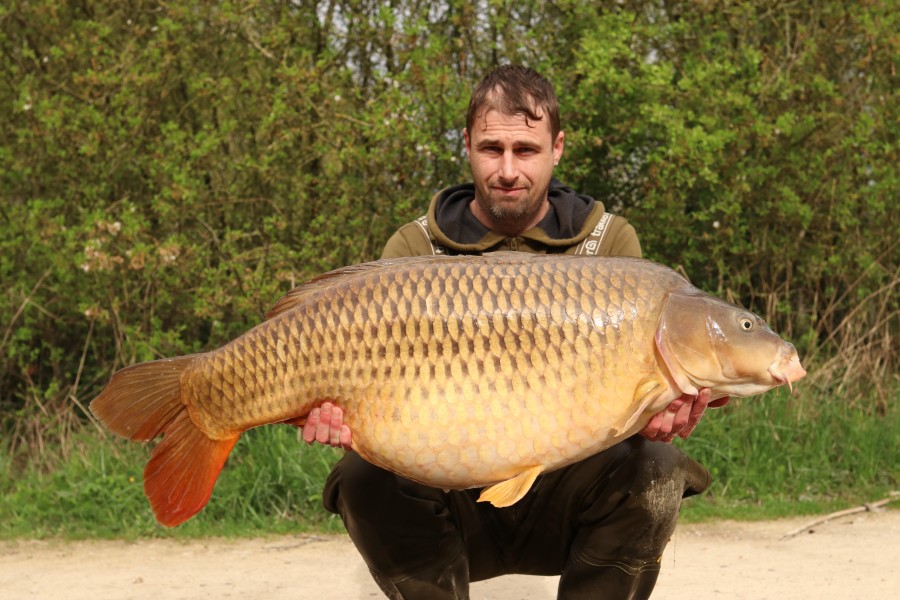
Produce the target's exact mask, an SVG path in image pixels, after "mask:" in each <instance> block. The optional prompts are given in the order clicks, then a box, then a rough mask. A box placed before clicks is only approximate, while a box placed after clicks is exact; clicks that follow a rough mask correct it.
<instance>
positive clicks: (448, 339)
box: [91, 253, 806, 526]
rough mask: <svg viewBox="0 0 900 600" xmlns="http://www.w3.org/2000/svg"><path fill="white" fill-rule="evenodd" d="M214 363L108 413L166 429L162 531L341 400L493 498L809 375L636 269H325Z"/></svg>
mask: <svg viewBox="0 0 900 600" xmlns="http://www.w3.org/2000/svg"><path fill="white" fill-rule="evenodd" d="M267 316H268V318H267V320H266V321H265V322H263V323H261V324H260V325H258V326H257V327H255V328H253V329H251V330H250V331H248V332H247V333H245V334H244V335H242V336H241V337H239V338H237V339H236V340H234V341H232V342H230V343H228V344H226V345H224V346H222V347H221V348H217V349H215V350H212V351H210V352H207V353H205V354H196V355H192V356H181V357H177V358H171V359H163V360H158V361H153V362H147V363H141V364H137V365H134V366H130V367H127V368H125V369H122V370H121V371H118V372H117V373H115V374H114V375H113V377H112V379H111V381H110V383H109V385H108V386H107V387H106V388H105V389H104V390H103V392H102V393H101V394H100V395H99V396H98V397H97V398H96V399H95V400H94V401H93V402H92V403H91V409H92V410H93V412H94V414H96V415H97V416H98V417H99V418H100V419H101V420H102V421H103V422H104V423H105V424H106V425H107V426H108V427H109V428H110V429H111V430H112V431H114V432H116V433H117V434H119V435H123V436H125V437H128V438H131V439H134V440H151V439H153V438H155V437H157V436H159V435H161V434H162V435H163V439H162V441H161V442H160V443H159V444H158V445H157V446H156V447H155V448H154V450H153V452H152V455H151V457H150V461H149V462H148V464H147V466H146V469H145V471H144V490H145V492H146V494H147V496H148V498H149V499H150V503H151V505H152V506H153V510H154V512H155V513H156V517H157V519H158V520H159V521H160V522H161V523H163V524H164V525H169V526H173V525H177V524H179V523H181V522H183V521H185V520H187V519H189V518H190V517H191V516H193V515H194V514H196V513H197V512H198V511H199V510H200V509H202V508H203V506H205V505H206V503H207V502H208V501H209V497H210V495H211V494H212V489H213V486H214V485H215V482H216V479H217V477H218V475H219V472H220V471H221V469H222V467H223V465H224V463H225V459H226V458H227V456H228V454H229V453H230V452H231V449H232V448H233V447H234V444H235V442H237V439H238V437H240V435H241V433H243V432H244V431H245V430H247V429H249V428H251V427H256V426H258V425H265V424H268V423H282V422H287V423H291V424H295V425H300V424H302V423H303V421H304V419H305V417H306V415H307V414H308V413H309V411H310V410H311V409H312V408H314V407H316V406H318V405H320V404H321V403H323V402H324V401H326V400H327V401H331V402H333V403H334V404H335V405H337V406H340V407H341V408H342V409H343V411H344V415H345V416H344V421H345V422H346V423H347V424H348V425H349V426H350V429H351V431H352V432H353V448H354V449H355V450H356V451H357V452H359V454H360V455H362V456H363V457H364V458H366V459H367V460H369V461H371V462H372V463H374V464H376V465H379V466H382V467H384V468H386V469H389V470H391V471H394V472H396V473H398V474H400V475H402V476H404V477H407V478H410V479H414V480H416V481H419V482H422V483H425V484H428V485H432V486H434V487H440V488H448V489H451V488H452V489H462V488H470V487H482V486H489V487H487V488H486V489H485V490H484V491H483V492H482V495H481V499H482V500H487V501H490V502H491V503H493V504H494V505H496V506H508V505H510V504H513V503H515V502H516V501H518V500H519V499H520V498H521V497H522V496H523V495H524V494H525V493H526V492H527V491H528V489H529V488H530V487H531V485H532V483H533V482H534V480H535V478H536V477H537V476H538V474H540V473H541V472H544V471H551V470H554V469H557V468H560V467H562V466H565V465H567V464H571V463H573V462H575V461H578V460H580V459H583V458H585V457H587V456H589V455H592V454H595V453H597V452H600V451H601V450H603V449H605V448H608V447H609V446H611V445H613V444H615V443H616V442H617V441H619V440H622V439H624V438H625V437H627V436H630V435H632V434H633V433H635V432H637V431H640V430H641V429H642V428H643V427H644V426H645V425H646V424H647V422H648V421H649V419H650V417H651V416H653V415H654V414H655V413H657V412H659V411H660V410H662V409H663V408H665V407H666V406H667V405H668V404H669V403H670V402H672V400H674V399H676V398H678V397H680V396H681V395H682V394H683V393H691V394H696V393H697V392H698V390H699V388H702V387H708V388H711V389H712V397H713V398H719V397H722V396H749V395H753V394H759V393H762V392H764V391H766V390H768V389H770V388H772V387H774V386H777V385H781V384H784V383H790V382H793V381H796V380H797V379H800V378H801V377H802V376H803V375H805V373H806V372H805V371H804V370H803V368H802V367H801V366H800V361H799V359H798V356H797V351H796V350H795V349H794V347H793V346H792V345H791V344H789V343H787V342H785V341H783V340H782V339H781V338H779V337H778V336H777V335H776V334H775V333H773V332H772V331H771V330H770V329H769V328H768V327H767V326H766V324H765V323H764V322H763V320H762V319H760V318H759V317H757V316H756V315H754V314H753V313H751V312H748V311H746V310H743V309H740V308H738V307H735V306H732V305H730V304H727V303H725V302H722V301H720V300H717V299H715V298H713V297H712V296H709V295H707V294H705V293H703V292H701V291H700V290H698V289H696V288H695V287H693V286H692V285H690V283H688V281H687V280H686V279H684V278H683V277H682V276H680V275H678V274H677V273H675V272H674V271H672V270H671V269H668V268H666V267H663V266H661V265H658V264H655V263H652V262H649V261H646V260H641V259H633V258H597V257H582V256H563V255H547V256H535V255H532V254H519V253H495V254H486V255H484V256H475V257H472V256H467V257H461V256H460V257H445V256H427V257H415V258H404V259H389V260H381V261H377V262H373V263H367V264H363V265H356V266H351V267H346V268H343V269H339V270H336V271H333V272H331V273H327V274H325V275H322V276H320V277H318V278H316V279H313V280H312V281H310V282H309V283H307V284H305V285H302V286H300V287H298V288H296V289H294V290H292V291H291V292H289V293H288V294H287V295H286V296H285V297H284V298H282V299H281V300H280V301H279V302H278V303H277V304H276V306H275V307H274V308H273V309H272V311H271V312H270V313H269V314H268V315H267Z"/></svg>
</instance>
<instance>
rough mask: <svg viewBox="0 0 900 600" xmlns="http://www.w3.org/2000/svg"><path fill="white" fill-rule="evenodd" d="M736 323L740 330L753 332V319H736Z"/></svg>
mask: <svg viewBox="0 0 900 600" xmlns="http://www.w3.org/2000/svg"><path fill="white" fill-rule="evenodd" d="M738 323H739V324H740V326H741V329H743V330H744V331H753V319H749V318H747V317H741V318H740V319H738Z"/></svg>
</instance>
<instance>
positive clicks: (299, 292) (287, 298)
mask: <svg viewBox="0 0 900 600" xmlns="http://www.w3.org/2000/svg"><path fill="white" fill-rule="evenodd" d="M435 259H437V260H446V259H447V257H445V256H404V257H400V258H383V259H381V260H376V261H372V262H367V263H361V264H358V265H349V266H346V267H341V268H339V269H335V270H334V271H329V272H327V273H323V274H322V275H317V276H316V277H313V278H312V279H310V280H309V281H307V282H306V283H303V284H300V285H298V286H297V287H295V288H294V289H292V290H291V291H289V292H288V293H287V294H285V295H284V296H282V297H281V299H280V300H278V302H276V303H275V306H273V307H272V308H271V309H270V310H269V311H268V312H267V313H266V320H269V319H272V318H274V317H277V316H278V315H280V314H282V313H285V312H287V311H289V310H291V309H292V308H294V307H295V306H297V305H299V304H301V303H302V302H303V301H304V300H305V299H306V298H307V297H308V296H309V295H310V294H315V293H318V292H321V291H323V290H325V289H328V288H329V287H332V286H335V285H339V284H340V283H341V282H343V281H346V280H347V279H348V278H352V277H354V276H356V275H359V274H361V273H370V272H373V271H379V270H381V269H386V268H388V267H393V266H396V265H401V264H406V265H410V264H416V263H423V262H433V261H434V260H435Z"/></svg>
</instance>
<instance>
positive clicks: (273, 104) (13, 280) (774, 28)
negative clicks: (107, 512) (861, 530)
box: [0, 0, 900, 489]
mask: <svg viewBox="0 0 900 600" xmlns="http://www.w3.org/2000/svg"><path fill="white" fill-rule="evenodd" d="M891 5H892V3H890V2H887V1H884V2H879V1H874V0H873V1H862V2H855V3H845V2H840V1H837V0H797V1H775V0H754V1H748V2H733V1H725V0H696V1H678V0H652V1H640V0H619V1H603V2H574V1H569V0H559V1H557V2H543V1H540V2H539V1H535V0H516V1H508V0H479V1H476V2H461V1H457V0H391V1H389V2H375V1H371V0H368V1H367V0H324V1H319V2H312V1H307V0H292V1H280V2H279V1H274V2H251V3H232V2H211V1H200V0H195V1H190V2H159V1H131V2H121V3H120V2H111V1H108V0H107V1H99V2H98V1H90V0H82V1H80V2H56V1H51V0H32V1H24V0H11V1H10V2H6V3H4V4H3V6H2V7H0V51H2V55H3V61H2V63H0V81H2V85H0V107H2V111H0V291H2V293H0V436H2V438H3V442H2V445H3V448H4V459H3V460H4V462H5V464H4V465H0V466H3V467H4V468H3V471H4V477H3V478H2V480H0V483H2V485H3V487H4V488H5V489H12V487H14V481H15V479H16V474H17V473H20V472H22V469H25V468H26V467H28V466H29V465H33V464H35V463H36V464H39V465H42V466H41V467H40V469H41V470H43V471H49V470H52V469H53V465H58V462H56V463H55V462H54V461H53V460H51V458H50V457H60V456H61V457H62V458H63V459H67V458H69V457H70V456H71V453H72V452H73V450H76V449H77V448H78V446H79V443H80V442H78V440H79V439H80V438H79V437H78V436H79V435H80V433H82V432H83V431H84V428H85V427H88V428H93V427H95V426H96V424H92V423H91V420H92V417H91V416H90V415H89V414H88V412H87V410H86V406H87V404H88V402H89V401H90V399H91V398H92V397H93V396H94V395H95V394H96V393H97V392H98V391H99V389H100V388H101V387H102V385H103V384H104V383H105V381H106V380H107V379H108V377H109V375H110V373H111V372H112V371H113V370H115V369H117V368H120V367H122V366H124V365H127V364H130V363H133V362H137V361H143V360H148V359H153V358H159V357H163V356H171V355H176V354H184V353H189V352H196V351H202V350H204V349H209V348H212V347H215V346H217V345H220V344H222V343H223V342H225V341H227V340H229V339H231V338H233V337H235V336H236V335H237V334H239V333H240V332H242V331H244V330H245V329H247V328H248V327H250V326H251V325H253V324H255V323H257V322H258V321H259V320H260V318H261V315H262V314H263V312H264V311H265V310H266V309H267V308H268V307H269V306H271V305H272V304H273V303H274V301H275V300H276V299H277V298H278V297H279V296H280V295H281V294H282V293H284V292H285V291H287V290H288V289H290V287H292V286H293V285H295V284H297V283H299V282H301V281H303V280H304V279H306V278H308V277H310V276H312V275H315V274H317V273H320V272H323V271H325V270H328V269H331V268H334V267H337V266H341V265H344V264H349V263H354V262H361V261H365V260H369V259H372V258H375V257H377V255H378V254H379V252H380V248H381V246H382V244H383V243H384V242H385V241H386V239H387V237H388V236H389V235H390V234H391V233H392V232H393V230H394V229H395V228H396V227H397V226H399V225H400V224H402V223H404V222H406V221H408V220H410V219H412V218H415V217H416V216H418V215H419V214H422V213H423V211H424V209H425V207H426V205H427V202H428V200H429V198H430V197H431V195H432V194H433V193H434V192H435V191H436V190H438V189H440V188H441V187H443V186H446V185H449V184H452V183H457V182H459V181H461V180H463V179H465V178H467V176H468V173H467V169H466V166H465V156H464V153H463V144H462V137H461V134H460V130H461V128H462V126H463V124H464V123H463V121H464V118H463V116H464V109H465V105H466V102H467V101H468V94H469V91H470V89H471V87H472V86H473V85H474V83H475V82H476V81H477V80H478V79H479V78H480V77H481V76H482V75H483V74H484V73H485V72H486V71H487V70H489V69H490V68H491V67H493V66H495V65H498V64H501V63H506V62H517V63H526V64H529V65H532V66H534V67H535V68H537V69H538V70H539V71H541V72H542V73H544V74H545V75H546V76H547V77H548V78H549V79H551V81H553V82H554V83H555V85H556V87H557V90H558V93H559V96H560V100H561V103H562V109H563V122H564V129H565V131H566V142H567V145H566V155H565V157H564V159H563V161H562V164H561V165H560V171H559V173H558V175H559V176H560V178H561V179H563V180H564V181H566V182H567V183H568V184H570V185H573V186H574V187H576V188H578V189H580V190H583V191H585V192H586V193H590V194H592V195H594V196H595V197H597V198H599V199H601V200H603V201H604V203H605V204H606V206H607V208H608V209H610V210H612V211H615V212H617V213H619V214H622V215H624V216H626V217H627V218H628V219H629V220H630V221H632V222H633V223H634V224H635V226H636V227H637V229H638V232H639V234H640V235H641V239H642V243H643V245H644V249H645V254H646V255H647V256H648V257H650V258H653V259H655V260H658V261H660V262H663V263H666V264H669V265H672V266H677V267H679V268H681V269H683V270H684V272H685V273H687V274H688V275H689V276H690V278H691V279H692V281H693V282H694V283H695V284H697V285H699V286H700V287H702V288H704V289H706V290H708V291H710V292H713V293H715V294H718V295H720V296H723V297H727V298H729V299H732V300H734V301H737V302H740V303H743V304H744V305H746V306H748V307H750V308H752V309H754V310H755V311H757V312H759V313H761V314H763V315H764V316H766V318H767V319H768V320H769V322H770V324H771V325H772V326H773V327H774V328H775V329H776V330H777V331H779V332H781V333H783V334H784V335H785V336H786V337H788V338H789V339H791V340H793V341H794V342H795V343H796V344H797V345H798V347H799V349H800V351H801V355H802V356H803V358H804V362H805V364H806V365H807V366H808V368H809V369H810V371H811V376H810V377H809V378H808V379H807V380H806V381H805V382H804V384H803V385H802V386H801V392H800V394H799V396H794V397H793V398H792V400H791V402H792V403H793V405H795V406H797V407H800V408H799V409H798V410H800V412H801V413H802V414H803V415H804V418H806V419H808V420H809V421H808V422H815V420H816V418H817V416H818V415H819V411H820V410H821V407H820V403H821V401H822V400H823V399H824V400H829V401H831V399H834V401H837V402H840V403H841V405H842V406H846V407H848V410H851V411H852V414H853V415H857V416H862V418H864V419H869V420H868V421H867V423H869V424H871V425H872V429H878V430H882V431H884V430H885V427H887V429H886V431H888V432H892V433H888V436H890V437H888V439H887V442H888V446H890V445H891V444H890V442H891V440H896V439H897V431H898V429H900V426H898V423H897V422H898V419H900V417H898V409H897V394H898V389H900V388H898V369H897V359H896V355H897V350H898V344H897V339H898V334H900V331H898V309H900V301H898V293H897V287H898V281H900V267H898V262H900V261H898V255H900V246H898V243H900V242H898V240H900V223H898V216H897V214H898V211H897V208H896V206H897V191H898V176H897V169H896V165H897V162H898V156H897V132H898V127H900V122H898V105H900V102H898V97H897V91H896V88H897V62H898V56H900V52H898V46H900V39H898V36H897V31H900V17H898V13H897V11H896V10H894V9H893V8H892V6H891ZM761 418H765V417H761ZM854 418H855V417H854ZM98 430H99V429H98ZM867 431H868V430H867ZM93 434H94V435H96V432H95V431H94V432H93ZM727 435H728V434H727V433H726V434H723V436H727ZM898 445H900V444H896V443H894V444H893V450H889V451H888V452H887V459H888V460H889V461H892V462H889V463H886V464H888V465H892V466H887V467H884V466H881V467H877V468H876V469H875V471H874V472H875V473H876V474H877V477H880V478H881V480H882V482H883V483H884V484H885V485H892V484H894V483H896V481H897V479H898V473H897V468H896V465H897V464H898V463H900V457H897V456H896V448H897V446H898ZM700 446H701V447H702V443H701V444H700ZM776 452H777V450H776ZM713 455H715V453H713ZM710 459H711V460H714V459H715V456H711V457H710ZM723 464H724V463H723ZM825 468H828V467H827V465H826V466H825ZM720 470H726V467H725V466H723V467H722V468H721V469H720ZM845 483H846V482H845ZM847 485H850V486H852V485H854V482H853V481H852V480H851V481H850V482H849V483H847Z"/></svg>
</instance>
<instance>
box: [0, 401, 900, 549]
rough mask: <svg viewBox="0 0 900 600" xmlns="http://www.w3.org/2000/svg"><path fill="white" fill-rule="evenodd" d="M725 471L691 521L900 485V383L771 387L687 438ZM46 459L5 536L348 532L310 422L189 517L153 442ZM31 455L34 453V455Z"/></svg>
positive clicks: (33, 473)
mask: <svg viewBox="0 0 900 600" xmlns="http://www.w3.org/2000/svg"><path fill="white" fill-rule="evenodd" d="M895 391H896V388H895ZM677 443H678V444H679V445H680V446H681V447H683V448H684V449H685V450H686V451H687V452H688V453H689V454H690V455H691V456H693V457H695V458H696V459H698V460H699V461H700V462H701V463H703V464H704V465H705V466H706V467H707V468H708V469H709V470H710V472H711V473H712V475H713V479H714V481H713V484H712V486H711V487H710V489H709V491H708V492H707V493H706V494H704V495H702V496H700V497H696V498H692V499H690V500H689V501H688V502H686V503H685V507H684V512H683V519H684V520H686V521H694V522H696V521H703V520H709V519H717V518H733V519H763V518H774V517H782V516H796V515H805V514H818V513H827V512H831V511H832V510H838V509H841V508H846V507H848V506H854V505H859V504H862V503H863V502H868V501H872V500H877V499H879V498H883V497H885V496H887V493H888V492H889V491H890V490H896V489H898V487H900V406H898V394H896V393H895V394H893V396H891V397H889V398H887V399H886V400H885V401H884V402H881V401H879V402H867V401H865V399H862V400H857V401H854V402H847V401H842V400H841V399H839V398H831V397H812V396H810V395H808V394H798V395H795V396H786V395H785V394H784V393H782V394H781V395H776V394H774V393H770V394H767V395H765V396H762V397H758V398H750V399H743V400H734V401H732V403H731V404H730V405H728V406H727V407H725V408H722V409H718V410H716V411H712V412H710V413H708V414H707V416H706V417H705V418H704V420H703V422H702V423H701V425H700V427H698V429H697V431H696V432H695V433H694V435H693V436H691V438H690V439H688V440H684V441H679V442H677ZM69 446H70V447H71V449H70V450H69V451H68V452H67V453H66V456H63V455H62V454H58V455H52V454H51V457H50V458H48V457H47V454H46V453H45V455H44V458H43V460H42V461H41V462H40V464H37V463H36V462H34V461H31V462H28V461H24V462H23V461H22V460H21V457H16V459H14V457H12V456H10V453H9V452H8V451H5V452H3V453H2V454H0V537H2V538H20V537H26V538H35V537H36V538H45V537H59V538H68V539H78V538H87V537H100V538H114V537H116V538H126V539H133V538H142V537H203V536H227V537H235V536H252V535H265V534H278V533H297V532H304V531H326V532H337V531H342V524H341V522H340V520H339V519H338V518H336V517H334V516H333V515H330V514H328V513H327V512H325V511H324V509H323V508H322V504H321V489H322V485H323V481H324V479H325V476H326V475H327V473H328V471H329V469H330V467H331V465H332V464H333V463H334V462H335V461H336V460H337V459H338V458H339V456H340V453H339V452H338V451H334V450H331V449H327V448H322V447H315V448H310V447H307V446H306V445H305V444H303V443H302V442H300V441H298V439H297V433H296V430H294V429H293V428H291V427H286V426H276V427H262V428H259V429H256V430H252V431H250V432H248V433H247V434H245V435H244V436H243V437H242V438H241V440H240V442H239V443H238V445H237V447H236V448H235V451H234V453H233V454H232V456H231V458H230V459H229V461H228V464H227V465H226V467H225V470H224V472H223V474H222V477H221V478H220V479H219V483H218V484H217V486H216V489H215V491H214V493H213V496H212V500H211V501H210V503H209V505H208V506H207V507H206V508H205V509H204V510H203V511H201V513H200V514H199V515H197V516H196V517H194V518H193V519H191V520H190V521H188V522H187V523H185V524H183V525H181V526H179V527H177V528H174V529H166V528H164V527H161V526H159V525H157V524H156V522H155V520H154V519H153V515H152V513H151V511H150V508H149V505H148V503H147V501H146V499H145V498H144V495H143V489H142V483H141V472H142V470H143V467H144V464H145V463H146V460H147V456H148V454H149V447H147V446H142V445H139V444H135V443H132V442H126V441H122V440H118V439H113V438H112V437H103V436H100V435H98V434H97V432H96V430H93V429H91V430H90V431H88V430H87V429H86V430H84V431H82V432H80V433H79V434H78V435H77V436H76V439H75V440H74V442H73V443H70V444H69ZM20 463H22V464H20Z"/></svg>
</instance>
